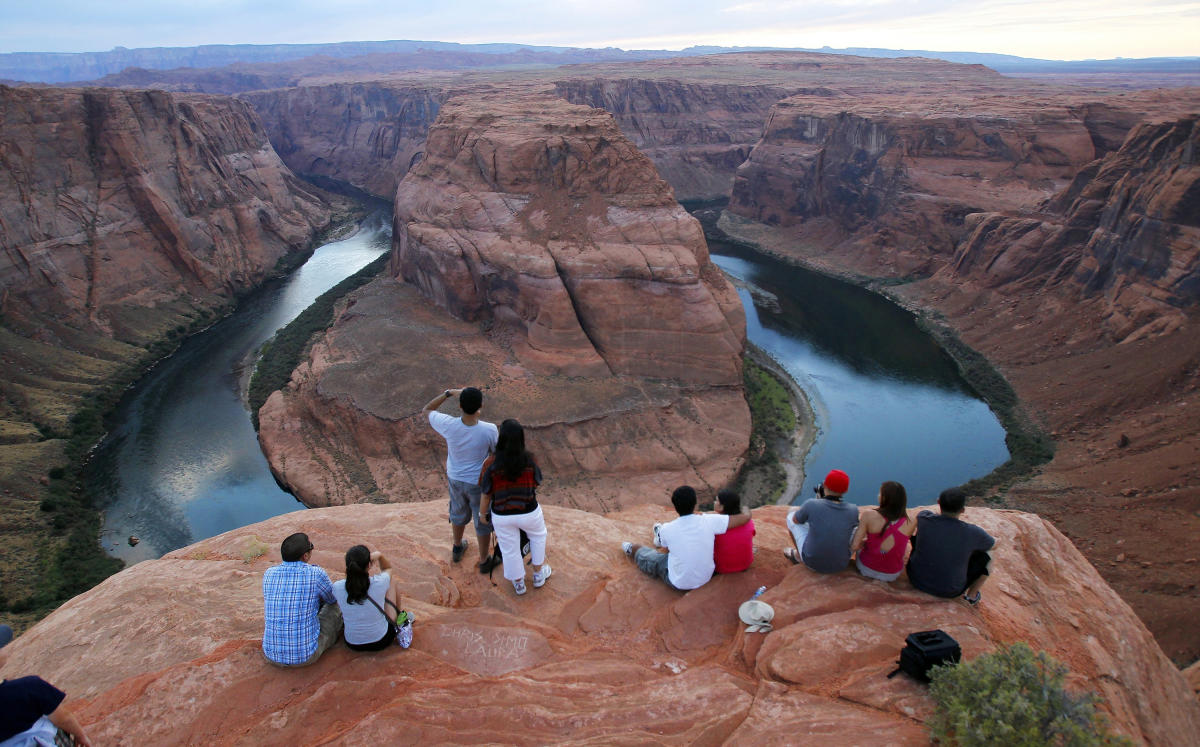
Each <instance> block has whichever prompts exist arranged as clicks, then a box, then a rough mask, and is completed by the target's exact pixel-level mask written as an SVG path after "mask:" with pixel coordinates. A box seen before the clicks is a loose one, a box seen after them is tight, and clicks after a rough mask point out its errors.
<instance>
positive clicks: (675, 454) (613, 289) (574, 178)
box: [259, 94, 750, 512]
mask: <svg viewBox="0 0 1200 747" xmlns="http://www.w3.org/2000/svg"><path fill="white" fill-rule="evenodd" d="M395 202H396V211H395V217H394V228H393V249H392V257H391V261H390V264H389V271H388V275H390V276H391V277H389V278H384V279H381V280H378V281H376V282H375V283H372V284H370V285H369V286H367V287H366V288H364V289H362V290H360V291H358V292H356V293H355V294H354V295H352V296H351V297H350V298H349V299H348V300H347V301H346V302H345V307H344V309H343V311H342V313H341V314H340V315H339V316H338V318H337V319H335V321H334V324H333V326H332V328H331V329H330V331H329V332H328V333H327V334H326V335H324V336H323V339H321V340H319V341H318V342H317V343H316V345H315V347H314V349H313V352H312V354H311V356H310V359H309V361H307V362H305V363H303V364H302V365H301V367H300V368H299V369H298V370H297V371H296V373H295V374H293V377H292V381H291V383H290V384H289V385H288V387H287V388H285V389H284V390H282V391H280V392H277V393H276V394H274V395H272V396H271V398H270V399H269V400H268V401H267V403H266V405H265V406H264V407H263V408H262V410H261V411H260V414H259V438H260V441H261V442H262V444H263V450H264V452H265V453H266V454H267V457H268V459H269V460H270V462H271V465H272V469H273V470H274V472H275V473H276V476H277V478H278V479H279V480H280V481H281V482H282V483H284V484H285V485H288V486H289V487H290V488H291V489H292V490H293V492H295V493H296V495H297V496H300V497H301V499H302V500H304V501H305V502H306V503H308V504H309V505H331V504H343V503H357V502H362V501H365V500H383V501H395V500H401V501H411V500H425V499H432V498H434V497H436V496H438V495H441V494H442V493H443V492H444V489H445V488H444V474H443V470H442V465H441V462H442V457H441V456H440V453H441V449H442V448H443V447H442V443H441V438H440V437H439V436H438V435H437V434H436V433H434V432H433V431H432V429H430V428H429V426H428V424H427V423H426V422H425V417H424V414H423V413H422V412H421V411H420V407H421V405H422V404H424V403H425V402H426V401H427V400H428V399H429V398H430V397H432V396H433V395H435V394H436V393H437V392H439V391H441V390H442V389H446V388H458V387H461V386H466V385H478V386H480V387H481V388H482V389H483V390H484V392H485V404H484V409H485V412H487V413H496V419H497V420H498V419H500V418H503V417H507V416H509V415H510V414H511V415H515V416H517V417H519V419H520V420H521V421H522V423H523V424H524V425H525V427H526V429H527V432H528V433H529V438H530V442H531V443H532V444H535V445H536V446H535V448H536V450H537V452H538V459H539V462H540V463H541V466H542V469H543V470H544V471H545V473H546V474H547V475H550V474H553V475H554V479H553V480H551V481H548V483H547V487H546V489H545V490H543V491H542V494H543V496H544V500H546V501H549V502H552V503H563V504H565V505H570V506H575V507H584V508H588V509H589V510H594V511H598V512H604V511H608V510H613V509H615V508H619V507H621V506H623V505H629V504H630V503H632V502H641V501H644V500H646V499H647V497H648V496H654V495H658V494H660V493H662V491H663V489H664V488H663V486H664V485H676V484H679V483H690V484H694V485H696V486H697V487H700V488H702V489H705V490H706V491H707V492H710V493H711V492H714V491H715V490H716V489H717V488H719V487H720V486H722V485H724V484H725V483H726V482H727V481H728V480H730V479H732V477H733V475H734V474H736V471H737V468H738V466H739V464H740V460H741V456H742V454H743V453H744V452H745V450H746V444H747V442H748V440H749V435H750V415H749V410H748V408H747V406H746V404H745V399H744V396H743V394H742V377H741V367H742V361H741V356H742V351H743V348H744V345H745V318H744V315H743V312H742V307H741V302H740V301H739V299H738V297H737V295H736V292H735V291H734V289H733V286H732V285H731V284H730V283H729V282H728V281H727V280H726V279H725V277H724V276H723V275H722V274H721V273H720V271H719V270H718V269H717V268H716V267H715V266H714V265H713V264H712V262H711V261H710V260H709V258H708V254H707V248H706V246H705V243H704V236H703V232H702V230H701V228H700V225H699V223H698V222H697V221H696V220H695V219H694V218H693V217H692V216H690V215H688V214H687V213H686V212H685V211H684V210H683V208H682V207H680V206H679V204H678V203H677V202H676V201H675V199H674V196H673V192H672V190H671V188H670V186H668V185H667V183H666V182H665V181H663V180H662V179H661V178H659V176H658V174H657V173H656V171H655V169H654V166H653V165H652V164H651V162H650V161H649V159H647V158H646V157H645V156H644V155H642V154H640V153H639V152H638V151H637V149H636V148H635V147H634V146H633V145H632V143H630V142H629V140H627V139H626V138H624V137H623V136H622V135H621V133H620V131H619V130H618V129H617V126H616V122H615V120H614V119H613V117H612V116H611V115H609V114H608V113H606V112H603V111H601V110H597V109H591V108H589V107H583V106H576V105H572V104H569V103H567V102H565V101H563V100H562V99H559V98H554V97H546V96H538V95H535V96H527V97H516V96H513V95H512V94H504V95H495V94H488V95H485V94H476V95H463V96H459V97H456V98H453V99H451V100H449V101H447V102H446V103H445V104H444V105H443V106H442V108H441V110H440V114H439V117H438V120H437V122H436V123H435V124H434V126H433V127H432V128H431V129H430V131H429V136H428V140H427V141H426V143H425V151H424V157H423V159H422V160H421V161H420V163H419V164H417V165H416V166H415V167H414V168H413V169H411V170H410V171H408V173H407V175H406V176H405V177H404V179H403V180H402V181H401V182H400V184H399V186H398V188H397V192H396V201H395Z"/></svg>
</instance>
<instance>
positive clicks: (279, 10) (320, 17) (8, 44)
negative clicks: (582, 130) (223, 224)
mask: <svg viewBox="0 0 1200 747" xmlns="http://www.w3.org/2000/svg"><path fill="white" fill-rule="evenodd" d="M64 19H65V20H64ZM631 19H634V20H631ZM364 31H365V32H366V33H364ZM501 39H520V40H521V41H498V40H501ZM400 40H410V41H429V42H434V41H437V42H450V43H458V44H513V45H518V46H531V47H564V48H580V49H604V48H618V49H621V50H626V51H639V50H662V51H681V50H683V49H686V48H688V47H693V46H700V47H706V46H717V47H774V48H778V49H800V48H804V49H821V48H831V49H834V50H840V49H847V48H875V49H888V50H913V51H929V52H939V53H945V54H950V53H956V52H957V53H974V54H1001V55H1012V56H1017V57H1026V58H1035V59H1044V60H1053V61H1085V60H1109V59H1117V58H1124V59H1144V58H1150V57H1185V58H1186V57H1196V56H1200V41H1198V40H1200V2H1197V1H1191V0H1148V2H1144V3H1141V4H1140V5H1139V6H1138V7H1136V8H1131V7H1128V6H1126V5H1123V4H1121V3H1118V2H1115V1H1113V0H1098V1H1097V0H1091V1H1088V2H1085V0H1065V1H1064V2H1061V3H1057V4H1055V5H1054V6H1052V7H1050V6H1047V5H1046V4H1044V3H1039V2H1032V1H1031V0H984V1H983V2H981V3H975V4H971V5H969V6H964V5H963V4H962V3H956V2H953V0H919V1H918V2H916V3H913V2H907V1H906V0H827V1H826V2H814V1H812V0H782V1H779V2H763V1H760V0H722V1H721V2H713V1H712V0H701V1H700V2H698V3H697V2H687V3H684V2H678V1H677V0H673V1H671V2H665V3H659V4H656V5H655V7H653V8H652V9H648V8H645V7H643V6H642V5H641V4H639V3H634V2H630V0H613V1H612V2H608V3H605V4H604V5H600V4H599V3H596V2H594V1H593V0H567V2H562V3H547V2H544V0H521V1H520V2H515V3H514V2H510V3H504V4H499V3H484V2H479V0H456V1H455V2H451V3H448V4H445V5H443V6H440V7H438V8H436V9H430V8H427V7H411V8H408V9H406V8H405V7H404V6H403V4H400V5H398V6H385V7H379V6H378V5H377V4H376V3H372V2H370V0H293V1H292V2H282V1H281V0H259V1H258V2H249V1H248V0H205V1H204V2H197V3H191V4H189V5H188V6H187V7H182V8H174V7H170V8H167V7H163V6H161V5H160V4H159V3H157V2H154V3H152V2H148V0H130V1H129V2H126V3H123V4H121V5H120V6H116V7H104V6H101V7H97V6H96V5H95V4H93V3H90V2H86V3H85V2H81V1H80V0H47V1H46V2H43V3H38V4H32V5H30V6H27V7H8V8H5V9H4V10H2V11H0V53H15V52H35V53H36V52H40V53H67V54H78V53H104V52H109V51H112V50H114V49H117V48H125V49H145V48H186V47H197V46H210V45H245V44H251V45H277V44H334V43H339V42H364V41H400ZM951 40H952V41H951Z"/></svg>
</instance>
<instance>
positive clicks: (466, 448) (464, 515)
mask: <svg viewBox="0 0 1200 747" xmlns="http://www.w3.org/2000/svg"><path fill="white" fill-rule="evenodd" d="M451 397H457V398H458V406H459V407H460V408H461V409H462V413H463V414H462V417H458V418H456V417H454V416H453V415H447V414H445V413H442V412H438V411H437V409H438V408H439V407H441V406H442V403H443V402H445V401H446V400H448V399H450V398H451ZM482 409H483V392H481V391H479V390H478V389H476V388H475V387H473V386H469V387H466V388H465V389H447V390H445V391H444V392H442V393H441V394H439V395H438V396H436V397H434V398H433V399H431V400H429V402H428V403H427V404H426V405H425V407H424V408H423V412H425V413H426V415H427V416H428V417H429V424H430V425H431V426H433V429H434V430H435V431H437V432H438V433H439V434H441V436H442V438H444V439H446V477H447V478H448V479H449V481H450V526H451V528H452V533H453V535H454V547H453V550H452V551H451V552H452V554H451V559H452V560H453V561H454V562H455V563H457V562H458V561H460V560H462V556H463V553H464V552H465V551H466V549H467V541H466V540H464V539H463V530H464V529H466V528H467V524H468V523H470V522H471V521H474V522H475V537H476V539H477V540H478V542H479V572H480V573H487V572H488V571H490V570H492V566H493V565H494V563H493V561H492V558H491V545H492V525H491V524H484V523H483V522H482V521H481V520H480V518H479V498H480V492H479V472H480V470H481V469H482V468H483V462H484V460H485V459H487V457H488V454H490V453H492V451H493V450H495V448H496V439H497V438H498V437H499V431H498V430H497V428H496V426H495V425H494V424H493V423H489V422H487V421H484V420H480V419H479V412H480V410H482Z"/></svg>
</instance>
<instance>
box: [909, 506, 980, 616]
mask: <svg viewBox="0 0 1200 747" xmlns="http://www.w3.org/2000/svg"><path fill="white" fill-rule="evenodd" d="M966 505H967V496H966V494H965V493H963V492H962V491H961V490H958V489H957V488H950V489H949V490H943V491H942V494H941V495H940V496H938V509H939V510H940V511H941V513H940V514H935V513H934V512H932V511H922V512H921V513H919V514H917V533H916V534H915V535H913V540H912V541H913V551H912V555H910V556H909V558H908V580H909V581H910V582H911V583H912V585H913V586H915V587H916V588H918V589H920V590H921V591H923V592H925V593H926V594H933V595H934V596H937V597H946V598H953V597H957V596H959V595H962V598H963V599H964V600H966V601H967V603H968V604H972V605H974V604H979V599H980V597H981V595H982V593H981V591H980V590H981V589H982V588H983V585H984V584H985V583H987V580H988V570H989V568H990V566H991V560H992V557H991V555H989V554H988V551H989V550H991V549H992V548H993V547H995V545H996V540H995V539H994V538H993V537H992V535H990V534H988V533H987V532H985V531H984V530H983V529H982V528H980V527H977V526H975V525H974V524H968V523H967V522H965V521H963V520H962V518H961V517H962V514H963V511H964V510H965V509H966Z"/></svg>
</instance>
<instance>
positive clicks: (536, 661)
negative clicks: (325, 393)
mask: <svg viewBox="0 0 1200 747" xmlns="http://www.w3.org/2000/svg"><path fill="white" fill-rule="evenodd" d="M969 512H970V519H971V520H972V521H974V522H976V523H978V524H980V525H981V526H983V527H984V528H986V529H987V530H988V531H989V532H991V533H992V534H993V535H995V536H996V537H997V538H998V540H999V541H998V543H997V546H996V562H995V568H994V574H993V578H992V581H991V582H990V583H989V585H988V586H987V589H986V591H985V594H984V599H983V603H982V604H981V605H980V606H979V607H978V608H970V607H967V606H965V605H963V604H961V603H959V602H955V601H949V600H942V599H936V598H934V597H930V596H927V595H924V594H921V593H919V592H916V591H914V590H912V589H911V588H910V587H909V586H908V583H907V581H905V580H903V579H902V580H899V581H896V582H894V583H892V584H881V583H878V582H875V581H871V580H868V579H864V578H862V577H860V576H859V575H858V574H856V573H855V572H854V571H852V570H847V571H843V572H842V573H839V574H836V575H833V576H824V575H819V574H815V573H812V572H811V571H809V570H808V569H806V568H804V567H802V566H800V567H797V566H793V565H791V564H790V563H788V562H787V561H786V560H784V559H783V557H782V556H781V555H780V554H779V552H778V548H780V547H782V546H783V545H784V543H786V542H789V541H790V539H789V537H788V534H787V532H786V530H785V529H784V528H783V515H784V509H783V508H781V507H770V508H766V509H759V510H756V511H755V524H756V526H757V528H758V532H759V534H758V536H757V544H758V546H759V547H760V552H759V554H758V556H757V558H756V560H755V563H754V565H753V566H752V567H751V568H750V570H749V571H747V572H745V573H740V574H733V575H728V576H717V577H716V578H714V579H713V580H712V581H711V582H710V583H709V584H707V585H706V586H704V587H702V588H701V589H698V590H696V591H692V592H688V593H686V594H681V593H679V592H675V591H672V590H669V589H668V588H666V586H664V585H663V584H661V583H660V582H658V581H656V580H654V579H651V578H649V577H646V576H644V575H642V574H641V573H640V572H639V571H638V570H637V569H636V568H635V567H634V566H633V565H632V564H631V563H630V562H629V561H628V560H626V559H625V558H624V556H623V555H622V554H621V550H620V542H621V541H622V540H625V539H645V538H646V537H648V536H649V528H650V524H651V522H653V521H661V520H665V519H668V518H669V514H671V513H672V512H671V511H670V509H669V508H668V507H666V506H659V507H650V506H640V507H638V508H636V509H632V510H630V511H627V512H623V513H620V514H616V515H613V516H609V517H602V516H598V515H595V514H591V513H586V512H581V511H573V510H570V509H565V508H560V507H555V506H550V507H548V508H547V509H546V523H547V526H548V528H549V532H550V539H549V548H548V552H549V555H548V559H549V562H550V563H551V564H552V565H553V567H554V575H553V576H552V577H551V578H550V580H549V582H548V583H547V584H546V585H545V586H544V587H542V588H540V589H530V591H529V593H528V594H527V595H525V596H523V597H517V596H515V595H514V594H513V593H512V590H511V587H510V586H509V585H508V584H507V583H506V582H504V581H503V580H502V579H498V580H495V581H492V580H489V579H488V578H487V577H486V576H481V575H480V574H478V573H477V572H475V569H474V568H473V567H472V566H471V564H470V563H462V564H459V565H453V564H451V563H450V562H449V557H448V555H449V553H448V551H447V549H446V547H445V545H446V542H445V534H446V529H445V518H444V503H443V501H441V500H438V501H433V502H430V503H423V504H415V505H404V506H346V507H339V508H329V509H317V510H313V511H306V512H298V513H293V514H288V515H285V516H280V517H276V518H274V519H271V520H269V521H267V522H263V523H261V524H256V525H252V526H249V527H245V528H242V529H238V530H234V531H232V532H228V533H226V534H223V535H220V536H218V537H214V538H212V539H209V540H205V541H203V542H200V543H198V544H196V545H192V546H191V547H187V548H183V549H181V550H177V551H175V552H173V553H171V554H169V555H168V556H166V557H164V558H162V559H160V560H151V561H146V562H144V563H139V564H138V565H136V566H134V567H132V568H129V569H127V570H125V571H122V572H121V573H119V574H117V575H116V576H114V577H112V578H110V579H108V580H107V581H105V582H104V583H103V584H101V585H100V586H98V587H96V588H95V589H93V590H91V591H89V592H87V593H86V594H84V595H82V596H80V597H77V598H76V599H74V600H72V601H70V602H68V603H67V604H65V605H64V606H63V607H62V608H60V609H59V610H57V611H56V612H54V613H53V614H51V615H50V616H49V617H48V618H46V619H45V620H43V621H42V622H40V623H38V625H36V626H35V627H34V628H33V629H31V630H30V631H29V632H27V633H26V634H25V635H23V636H21V637H20V638H18V639H17V640H16V641H15V642H14V643H13V644H12V648H11V651H12V657H11V660H10V662H9V663H8V665H7V666H6V667H5V669H4V671H3V673H2V674H3V675H4V676H6V677H14V676H19V675H23V674H28V673H37V674H39V675H41V676H42V677H45V678H46V679H48V680H50V681H51V682H54V683H55V684H57V685H58V686H59V687H61V688H63V689H64V690H65V691H66V692H67V693H68V698H69V700H68V704H69V705H71V706H72V708H74V709H75V711H76V712H77V713H78V714H79V716H80V718H81V720H82V722H83V723H84V724H85V725H86V727H87V729H88V731H89V734H90V735H91V736H92V738H93V739H94V740H95V742H96V743H97V744H115V743H121V742H123V741H127V740H129V739H130V738H131V737H130V735H136V741H137V742H138V743H139V744H145V745H159V744H179V743H188V744H205V745H225V744H246V743H263V742H272V743H274V742H278V743H293V744H299V743H304V744H312V743H324V742H326V741H332V742H337V743H346V744H377V743H384V742H405V743H409V742H412V743H417V742H420V743H441V742H454V743H457V744H472V743H495V742H504V743H513V744H550V743H554V744H574V743H587V744H593V743H613V742H631V741H632V742H644V743H653V744H721V743H731V744H748V743H754V744H790V743H795V742H797V741H798V740H799V741H805V740H812V741H814V742H828V743H838V744H881V743H885V744H913V745H923V744H927V743H928V739H929V736H928V733H927V732H926V730H925V728H924V726H923V722H924V721H925V720H926V719H927V718H928V717H929V715H930V714H931V712H932V708H933V704H932V701H931V699H930V698H929V695H928V689H927V688H926V687H925V686H923V685H919V684H917V683H915V682H913V681H911V680H909V679H908V678H907V677H904V676H900V677H896V678H893V679H888V678H887V674H888V672H890V671H891V670H892V669H893V667H894V666H895V661H896V657H897V654H898V652H899V650H900V648H901V647H902V646H903V642H904V636H905V635H907V634H908V633H910V632H913V631H916V630H928V629H931V628H941V629H943V630H945V631H947V632H948V633H950V634H951V635H952V636H954V637H955V638H956V639H957V640H958V641H959V642H960V644H961V645H962V647H963V653H964V656H965V657H966V658H967V659H971V658H973V657H975V656H978V655H980V654H982V653H985V652H987V651H990V650H992V649H993V648H994V647H995V646H997V645H999V644H1003V643H1009V642H1013V641H1026V642H1028V643H1029V644H1030V645H1031V646H1033V647H1034V648H1035V649H1044V650H1047V651H1048V652H1049V653H1050V654H1051V655H1053V656H1055V657H1056V658H1058V659H1060V660H1061V661H1063V662H1065V663H1066V664H1067V666H1068V667H1069V668H1070V670H1071V672H1072V675H1071V677H1070V678H1069V680H1068V685H1069V686H1070V687H1071V688H1073V689H1075V690H1077V691H1085V690H1086V691H1092V692H1095V693H1097V694H1098V695H1099V696H1100V697H1101V698H1103V700H1104V701H1105V704H1104V705H1103V706H1102V709H1103V710H1104V711H1105V712H1106V713H1107V714H1108V715H1109V717H1110V719H1111V721H1112V724H1113V727H1114V728H1115V729H1116V730H1117V731H1118V732H1120V733H1123V734H1126V735H1128V736H1129V737H1131V738H1132V739H1133V740H1134V741H1135V742H1138V743H1146V744H1150V745H1181V744H1188V743H1190V742H1191V741H1192V740H1193V737H1194V736H1195V735H1196V734H1197V733H1200V705H1198V704H1197V703H1196V701H1195V698H1194V696H1193V694H1192V691H1191V688H1190V687H1189V685H1188V684H1187V682H1186V681H1185V679H1184V677H1183V675H1182V674H1181V673H1180V672H1179V671H1178V670H1176V669H1175V668H1174V667H1172V666H1171V664H1170V662H1168V661H1167V659H1166V657H1164V656H1163V654H1162V651H1161V650H1159V648H1158V647H1157V645H1156V644H1155V642H1154V639H1153V638H1152V637H1151V636H1150V634H1149V633H1148V632H1147V631H1146V628H1145V626H1144V625H1142V623H1141V622H1140V621H1139V620H1138V619H1137V617H1136V616H1135V615H1133V614H1132V612H1131V611H1130V610H1129V608H1128V606H1126V604H1125V603H1124V602H1122V601H1121V599H1120V598H1119V597H1117V595H1116V594H1114V593H1113V592H1112V590H1111V589H1110V588H1109V587H1108V586H1107V585H1106V584H1105V583H1104V581H1103V580H1102V579H1100V577H1099V576H1098V575H1097V573H1096V572H1095V570H1094V569H1093V568H1092V567H1091V566H1089V565H1088V564H1087V562H1086V561H1084V559H1083V558H1082V557H1081V556H1080V554H1079V552H1078V551H1077V550H1076V549H1075V548H1074V547H1073V546H1072V545H1071V544H1070V543H1069V542H1068V541H1066V540H1065V539H1064V538H1063V536H1062V535H1061V534H1059V533H1058V532H1057V531H1056V530H1054V529H1053V528H1052V527H1051V526H1050V525H1049V524H1048V523H1047V522H1045V521H1043V520H1042V519H1039V518H1037V517H1036V516H1032V515H1029V514H1021V513H1016V512H1009V511H991V510H986V509H974V508H972V509H969ZM294 531H303V532H306V533H308V534H309V537H310V538H311V539H312V541H313V544H314V545H315V547H316V551H315V553H314V557H313V561H314V562H315V563H318V564H320V565H322V566H324V567H326V568H328V569H329V570H330V572H331V575H332V576H333V577H334V578H338V577H340V576H341V572H340V570H341V568H342V567H343V565H342V555H343V553H344V551H345V548H347V547H349V546H350V545H353V544H356V543H360V542H365V543H366V544H367V545H368V546H369V547H371V548H372V549H379V550H381V551H383V552H384V553H385V554H386V555H387V556H388V557H389V558H390V559H391V560H392V561H393V574H394V577H395V578H397V579H398V580H399V582H400V584H401V588H402V592H403V597H404V606H405V607H406V608H408V609H409V610H412V611H413V612H414V614H415V616H416V625H415V634H414V642H413V646H412V648H411V649H409V650H407V651H405V650H401V649H399V648H397V647H393V648H392V649H391V650H389V651H384V652H380V653H377V654H360V653H354V652H351V651H349V650H348V649H346V648H345V647H344V645H342V644H338V645H337V646H335V647H334V648H333V649H331V650H330V651H329V652H327V653H326V654H325V655H324V656H322V657H321V659H320V660H319V661H318V662H317V663H316V664H315V665H313V666H311V667H307V668H304V669H298V670H291V671H283V670H279V669H276V668H274V667H271V666H270V665H268V664H266V663H265V662H264V661H263V659H262V657H261V654H260V653H259V652H260V645H261V644H260V641H261V636H262V602H261V583H262V582H261V576H262V573H263V571H264V570H265V569H266V568H267V567H269V566H270V565H271V564H272V563H276V562H278V561H279V555H278V545H279V542H280V541H281V539H282V538H283V537H284V536H286V535H287V534H290V533H291V532H294ZM759 585H765V586H767V587H768V591H767V593H766V594H765V595H764V596H763V597H762V599H763V600H764V601H766V602H767V603H769V604H771V605H772V606H773V607H774V609H775V620H774V624H775V629H774V630H773V631H771V632H770V633H766V634H759V633H745V632H744V630H743V628H744V626H742V625H740V624H739V623H738V621H737V608H738V605H739V604H740V603H741V602H742V601H744V600H745V599H747V598H749V596H750V595H751V594H752V593H753V592H754V589H755V588H756V587H757V586H759Z"/></svg>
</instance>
